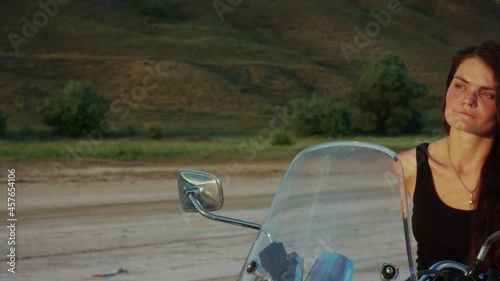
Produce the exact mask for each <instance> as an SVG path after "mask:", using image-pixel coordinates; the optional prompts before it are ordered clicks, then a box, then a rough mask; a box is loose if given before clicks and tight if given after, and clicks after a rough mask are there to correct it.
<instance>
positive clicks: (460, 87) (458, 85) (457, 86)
mask: <svg viewBox="0 0 500 281" xmlns="http://www.w3.org/2000/svg"><path fill="white" fill-rule="evenodd" d="M455 88H456V89H463V88H464V86H463V85H460V84H455Z"/></svg>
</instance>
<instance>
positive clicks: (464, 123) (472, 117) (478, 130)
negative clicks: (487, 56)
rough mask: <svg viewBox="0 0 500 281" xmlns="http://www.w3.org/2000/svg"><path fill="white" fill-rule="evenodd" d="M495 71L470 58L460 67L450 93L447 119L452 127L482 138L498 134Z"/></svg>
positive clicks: (447, 98) (449, 89)
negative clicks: (496, 132)
mask: <svg viewBox="0 0 500 281" xmlns="http://www.w3.org/2000/svg"><path fill="white" fill-rule="evenodd" d="M494 84H495V81H494V78H493V71H492V70H491V69H490V68H489V67H488V66H487V65H486V64H485V63H483V61H482V60H480V59H479V58H475V57H472V58H467V59H465V60H464V61H463V62H462V63H461V64H460V65H459V66H458V68H457V71H456V72H455V75H454V76H453V80H452V81H451V84H450V86H449V88H448V91H447V92H446V108H445V118H446V121H447V122H448V124H449V125H450V127H451V128H454V129H456V130H460V131H465V132H468V133H470V134H474V135H478V136H481V137H492V136H493V135H494V134H495V131H496V128H497V126H496V125H497V124H496V122H497V121H496V114H495V108H496V107H495V99H496V98H497V97H496V96H495V90H494Z"/></svg>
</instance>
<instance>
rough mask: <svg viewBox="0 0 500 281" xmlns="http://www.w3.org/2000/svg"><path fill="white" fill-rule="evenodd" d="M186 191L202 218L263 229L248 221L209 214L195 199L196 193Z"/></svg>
mask: <svg viewBox="0 0 500 281" xmlns="http://www.w3.org/2000/svg"><path fill="white" fill-rule="evenodd" d="M186 191H187V196H188V197H189V199H191V202H192V203H193V205H194V206H195V208H196V209H197V210H198V212H200V214H201V215H202V216H204V217H206V218H208V219H211V220H216V221H221V222H225V223H230V224H234V225H239V226H243V227H248V228H252V229H256V230H260V228H261V225H260V224H257V223H253V222H248V221H243V220H238V219H233V218H229V217H224V216H219V215H214V214H212V213H210V212H207V211H206V210H205V209H204V208H203V207H202V206H201V204H200V202H198V200H197V199H196V198H195V196H194V192H192V191H190V190H189V191H188V190H186Z"/></svg>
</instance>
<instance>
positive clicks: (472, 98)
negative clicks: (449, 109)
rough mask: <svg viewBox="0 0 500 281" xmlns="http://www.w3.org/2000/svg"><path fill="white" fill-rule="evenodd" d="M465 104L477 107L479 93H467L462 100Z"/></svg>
mask: <svg viewBox="0 0 500 281" xmlns="http://www.w3.org/2000/svg"><path fill="white" fill-rule="evenodd" d="M462 104H463V105H468V106H470V107H476V106H477V94H476V92H475V91H470V92H467V94H465V96H464V98H463V100H462Z"/></svg>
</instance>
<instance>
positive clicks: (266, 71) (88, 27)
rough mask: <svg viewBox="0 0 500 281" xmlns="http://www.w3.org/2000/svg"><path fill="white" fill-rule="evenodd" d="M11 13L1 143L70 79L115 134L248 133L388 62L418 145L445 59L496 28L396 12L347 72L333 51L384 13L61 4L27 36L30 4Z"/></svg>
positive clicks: (2, 78)
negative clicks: (414, 117)
mask: <svg viewBox="0 0 500 281" xmlns="http://www.w3.org/2000/svg"><path fill="white" fill-rule="evenodd" d="M11 2H12V3H10V4H9V7H8V9H2V10H1V11H0V19H1V21H2V23H3V25H2V26H3V27H4V30H3V32H4V34H6V35H8V34H11V33H12V34H16V35H17V36H19V38H25V39H26V41H22V42H26V43H20V44H19V45H18V46H17V47H16V48H14V46H13V45H12V42H10V41H9V40H2V41H1V42H0V60H1V67H0V87H1V88H2V91H0V99H1V100H2V101H4V104H2V108H3V110H4V113H5V115H6V116H9V131H11V130H13V131H16V130H17V131H18V130H22V129H23V128H24V127H25V125H26V124H29V126H30V129H31V130H33V131H34V132H37V131H41V130H46V129H47V127H46V125H45V124H43V123H42V122H41V120H42V118H41V116H40V114H39V113H38V111H37V107H38V105H41V104H43V100H44V99H45V98H48V97H53V96H58V95H59V93H61V92H62V91H63V89H64V87H65V85H66V83H67V82H68V81H70V80H73V79H78V80H82V81H90V82H91V83H92V86H93V88H94V89H95V91H96V92H98V93H102V94H103V95H105V96H106V97H107V98H108V100H109V101H110V102H115V105H116V106H117V107H116V109H120V110H115V111H113V110H111V111H110V114H109V118H111V120H112V121H113V124H114V125H116V127H117V130H122V131H125V130H126V129H127V126H129V125H131V126H133V127H135V128H143V127H144V124H148V123H151V122H161V123H162V124H164V125H165V127H166V128H168V130H169V131H177V132H181V131H182V130H188V128H189V130H206V131H210V130H211V131H217V132H221V133H228V132H233V131H245V132H254V131H258V130H259V129H260V128H263V127H265V126H266V125H267V123H268V122H269V120H270V119H271V118H272V111H271V110H269V108H272V107H274V106H288V107H290V106H291V104H290V101H291V100H293V99H295V98H299V99H300V98H305V97H308V96H310V95H311V93H322V94H325V95H330V96H332V97H333V98H334V99H335V100H336V101H337V100H338V99H339V98H340V96H339V95H342V94H343V93H344V92H345V91H346V90H347V89H348V88H352V87H355V86H357V83H358V81H359V78H360V76H361V73H362V70H363V65H364V64H365V62H366V61H369V60H373V59H376V58H379V57H380V56H381V54H382V53H383V52H384V51H391V52H394V53H396V54H397V55H398V56H400V57H401V58H402V60H403V61H404V62H405V63H406V65H407V66H408V75H409V77H412V78H414V79H415V80H416V81H420V82H421V83H423V84H425V85H426V86H427V87H428V89H429V95H428V97H427V98H426V99H425V101H423V102H422V103H421V104H419V107H420V108H422V109H423V112H422V120H423V131H424V132H425V133H430V132H431V131H432V130H433V129H434V128H436V127H437V126H440V120H439V114H438V111H439V104H440V101H441V96H442V94H443V93H444V89H443V85H444V81H445V79H446V75H447V71H448V69H449V63H450V58H451V56H452V54H453V53H454V52H455V51H456V50H457V49H458V48H460V47H462V46H464V45H466V44H470V43H472V42H476V41H478V40H481V39H484V38H497V37H498V32H496V31H497V30H498V26H500V17H499V16H498V15H499V10H498V8H497V7H496V6H495V5H494V4H493V2H492V1H489V0H488V1H480V2H478V3H476V2H474V3H472V2H470V1H466V0H457V1H455V2H453V3H450V4H449V5H435V4H432V3H430V2H429V1H413V2H411V3H403V2H402V3H401V5H402V8H403V10H402V11H401V13H398V14H394V15H392V17H391V18H390V22H388V23H387V24H384V25H380V30H379V31H380V32H377V34H376V35H374V36H372V35H370V36H368V35H366V34H365V35H364V36H367V37H366V38H367V39H368V40H365V42H364V44H363V47H362V48H359V50H360V51H359V52H357V53H355V54H353V55H352V57H351V62H348V61H347V60H346V59H345V57H343V55H342V52H341V51H340V49H339V44H340V43H342V42H345V43H347V44H350V45H353V46H354V45H355V44H356V42H357V41H358V42H359V41H363V40H361V39H362V38H360V37H359V36H360V35H359V32H358V33H357V32H356V29H355V28H358V30H361V31H363V32H365V27H366V26H367V24H368V23H375V24H376V23H377V20H376V19H375V18H374V17H373V15H372V14H373V13H372V11H374V12H377V11H382V10H384V9H387V2H385V1H375V0H368V1H327V0H315V1H299V0H290V1H286V3H285V2H281V1H268V0H255V1H252V2H251V3H250V2H248V3H246V4H245V3H244V4H241V5H238V6H237V7H234V10H231V11H228V12H226V13H225V14H224V21H222V22H221V20H220V18H219V16H218V15H217V12H216V11H215V9H214V6H213V3H212V2H211V1H206V2H205V1H202V2H199V1H172V0H130V1H119V0H109V1H103V2H99V3H98V2H95V3H94V2H87V1H69V2H68V3H66V4H64V5H63V4H61V5H60V6H59V12H58V13H57V15H56V16H53V17H52V16H48V19H49V21H48V23H47V24H46V25H44V26H40V27H38V28H37V32H34V31H33V32H31V33H33V34H29V36H25V35H24V34H23V30H29V28H27V27H25V26H24V25H23V24H24V22H23V21H21V18H23V17H26V19H27V20H28V21H33V15H34V14H36V13H37V12H38V11H40V12H43V10H42V9H41V7H40V6H39V5H38V4H37V3H38V2H36V1H35V2H33V1H28V0H19V1H11ZM223 2H224V1H223ZM271 2H272V4H271ZM224 3H229V2H227V1H226V2H224ZM124 19H126V20H124ZM371 26H373V24H372V25H371ZM365 33H366V32H365ZM372 33H373V32H372ZM16 49H18V52H16V51H15V50H16ZM148 67H149V68H148ZM151 73H155V76H150V75H151ZM148 77H149V78H150V77H153V79H149V78H148ZM144 81H146V82H147V84H144ZM154 82H157V83H158V84H157V85H154V84H153V83H154ZM148 85H149V86H151V85H152V86H151V87H148ZM137 86H146V87H147V88H148V90H147V91H146V93H145V97H144V99H143V100H142V101H141V104H140V106H134V105H133V103H134V100H133V98H131V97H133V94H134V93H135V92H134V89H135V87H137ZM153 86H154V87H153ZM123 116H126V118H122V117H123Z"/></svg>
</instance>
